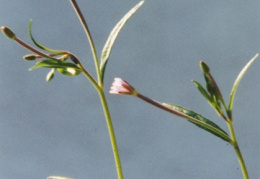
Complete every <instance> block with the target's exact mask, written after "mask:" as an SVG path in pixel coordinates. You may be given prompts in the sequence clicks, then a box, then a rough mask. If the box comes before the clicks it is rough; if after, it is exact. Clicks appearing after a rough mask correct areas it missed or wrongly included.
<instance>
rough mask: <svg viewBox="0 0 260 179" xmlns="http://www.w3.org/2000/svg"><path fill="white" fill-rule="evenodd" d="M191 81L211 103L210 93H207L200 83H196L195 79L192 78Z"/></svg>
mask: <svg viewBox="0 0 260 179" xmlns="http://www.w3.org/2000/svg"><path fill="white" fill-rule="evenodd" d="M192 82H193V83H194V84H195V85H196V87H197V88H198V90H199V91H200V93H201V94H202V95H203V96H204V97H205V98H206V100H207V101H208V102H209V103H210V104H212V102H213V101H212V98H211V97H210V95H209V94H208V92H207V91H206V90H205V89H204V88H203V87H202V85H201V84H200V83H198V82H197V81H195V80H192Z"/></svg>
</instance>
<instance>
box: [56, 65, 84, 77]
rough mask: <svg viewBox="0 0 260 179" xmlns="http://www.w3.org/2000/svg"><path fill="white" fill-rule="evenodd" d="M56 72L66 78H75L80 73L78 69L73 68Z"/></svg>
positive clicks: (59, 69)
mask: <svg viewBox="0 0 260 179" xmlns="http://www.w3.org/2000/svg"><path fill="white" fill-rule="evenodd" d="M57 70H58V71H59V72H60V73H61V74H63V75H68V76H76V75H79V74H80V73H81V70H80V69H75V68H70V67H68V68H57Z"/></svg>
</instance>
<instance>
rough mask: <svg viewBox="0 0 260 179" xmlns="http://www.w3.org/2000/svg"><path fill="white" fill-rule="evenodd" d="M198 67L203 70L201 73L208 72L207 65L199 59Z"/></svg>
mask: <svg viewBox="0 0 260 179" xmlns="http://www.w3.org/2000/svg"><path fill="white" fill-rule="evenodd" d="M200 68H201V70H202V71H203V73H209V67H208V65H207V64H206V63H205V62H203V61H200Z"/></svg>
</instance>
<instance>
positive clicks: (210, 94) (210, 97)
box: [192, 61, 226, 116]
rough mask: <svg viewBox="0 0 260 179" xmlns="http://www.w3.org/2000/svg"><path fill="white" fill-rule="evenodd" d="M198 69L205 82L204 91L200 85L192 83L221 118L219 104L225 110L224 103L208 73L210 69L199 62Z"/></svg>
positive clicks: (195, 82)
mask: <svg viewBox="0 0 260 179" xmlns="http://www.w3.org/2000/svg"><path fill="white" fill-rule="evenodd" d="M200 68H201V70H202V72H203V75H204V78H205V81H206V89H207V90H206V89H204V88H203V87H202V85H201V84H200V83H198V82H197V81H194V80H192V81H193V82H194V84H195V85H196V86H197V88H198V89H199V91H200V92H201V94H202V95H203V96H204V97H205V98H206V100H207V101H208V102H209V104H210V105H211V106H212V107H213V108H214V109H215V110H216V112H217V113H218V115H219V116H223V111H222V107H221V104H223V105H224V107H225V108H226V105H225V102H224V100H223V97H222V94H221V92H220V90H219V87H218V85H217V83H216V82H215V80H214V78H213V76H212V75H211V73H210V69H209V67H208V66H207V64H206V63H205V62H203V61H201V62H200Z"/></svg>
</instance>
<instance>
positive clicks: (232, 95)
mask: <svg viewBox="0 0 260 179" xmlns="http://www.w3.org/2000/svg"><path fill="white" fill-rule="evenodd" d="M258 55H259V54H258V53H257V54H256V55H255V56H254V57H253V58H252V59H251V60H250V61H249V62H248V63H247V64H246V65H245V66H244V68H243V69H242V70H241V71H240V73H239V75H238V76H237V79H236V80H235V82H234V85H233V88H232V90H231V93H230V98H229V107H228V110H229V112H231V111H232V108H233V102H234V96H235V93H236V90H237V87H238V85H239V83H240V81H241V79H242V77H243V76H244V75H245V73H246V71H247V70H248V68H249V67H250V65H251V64H252V63H253V62H254V61H255V59H256V58H257V57H258Z"/></svg>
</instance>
